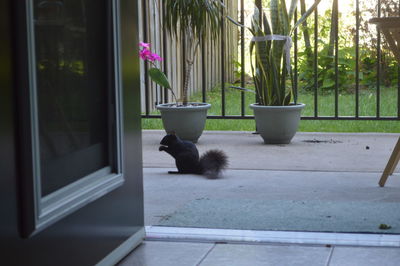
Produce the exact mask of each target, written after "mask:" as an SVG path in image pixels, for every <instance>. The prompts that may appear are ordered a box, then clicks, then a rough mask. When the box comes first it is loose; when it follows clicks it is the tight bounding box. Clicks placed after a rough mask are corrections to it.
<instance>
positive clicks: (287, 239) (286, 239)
mask: <svg viewBox="0 0 400 266" xmlns="http://www.w3.org/2000/svg"><path fill="white" fill-rule="evenodd" d="M145 230H146V240H154V241H156V240H157V241H185V242H212V243H216V242H217V243H234V244H269V243H274V244H276V243H281V244H307V245H342V246H375V247H400V235H395V234H370V233H325V232H293V231H257V230H233V229H210V228H189V227H166V226H146V227H145Z"/></svg>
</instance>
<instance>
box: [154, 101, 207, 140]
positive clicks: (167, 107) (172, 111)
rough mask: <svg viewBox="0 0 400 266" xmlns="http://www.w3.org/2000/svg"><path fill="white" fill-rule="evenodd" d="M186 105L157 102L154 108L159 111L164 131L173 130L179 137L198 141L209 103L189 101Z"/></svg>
mask: <svg viewBox="0 0 400 266" xmlns="http://www.w3.org/2000/svg"><path fill="white" fill-rule="evenodd" d="M189 104H192V105H188V106H179V107H177V106H174V104H171V103H166V104H159V105H157V106H156V108H157V109H158V110H159V111H160V112H161V119H162V122H163V125H164V129H165V131H166V132H167V133H168V132H172V131H174V132H175V134H176V135H178V136H179V137H180V138H181V139H184V140H189V141H192V142H194V143H196V142H197V141H198V139H199V138H200V136H201V134H202V133H203V130H204V127H205V125H206V119H207V110H208V109H210V107H211V104H209V103H189Z"/></svg>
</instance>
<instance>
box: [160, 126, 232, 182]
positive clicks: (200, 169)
mask: <svg viewBox="0 0 400 266" xmlns="http://www.w3.org/2000/svg"><path fill="white" fill-rule="evenodd" d="M160 144H161V146H160V148H159V149H158V150H159V151H166V152H167V153H169V154H170V155H171V156H172V157H174V158H175V164H176V168H178V171H168V173H169V174H198V175H205V176H206V177H207V178H209V179H216V178H218V177H219V175H220V173H221V171H222V170H224V169H225V168H226V167H227V166H228V157H227V156H226V154H225V153H224V152H223V151H221V150H208V151H206V152H205V153H204V154H203V155H202V156H201V157H200V156H199V151H198V150H197V148H196V145H194V144H193V143H192V142H190V141H185V140H182V139H180V138H179V137H178V136H176V135H175V134H168V135H166V136H165V137H164V138H163V139H162V140H161V142H160Z"/></svg>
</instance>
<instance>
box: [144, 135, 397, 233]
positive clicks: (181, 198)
mask: <svg viewBox="0 0 400 266" xmlns="http://www.w3.org/2000/svg"><path fill="white" fill-rule="evenodd" d="M163 136H164V132H163V131H144V132H143V152H144V166H145V168H144V191H145V224H146V225H156V224H162V222H160V221H164V222H165V221H168V219H169V218H172V219H171V220H170V223H165V225H166V224H168V225H170V226H185V222H184V223H183V224H182V223H179V224H178V222H177V221H178V220H179V219H181V218H182V216H181V217H178V216H177V215H178V214H182V215H183V217H186V218H187V217H189V218H190V216H193V213H191V212H190V208H191V207H190V206H192V207H193V206H195V207H196V208H197V210H196V212H198V213H201V215H203V216H205V215H207V208H210V206H209V205H210V202H211V203H212V204H211V205H212V206H214V208H217V209H218V208H220V210H221V213H223V210H222V209H225V211H226V210H229V208H230V207H232V208H233V209H235V208H239V209H240V208H242V207H243V206H242V205H243V204H244V205H246V204H247V205H246V206H253V207H254V208H252V210H253V212H254V213H255V214H254V217H251V211H250V212H249V213H246V216H249V217H247V218H246V219H245V220H246V221H245V226H243V219H242V221H240V223H242V224H241V225H240V224H239V223H238V220H237V219H236V220H235V217H224V219H225V220H226V221H227V222H225V224H226V227H227V228H241V229H243V228H244V229H258V230H262V229H265V230H274V229H276V228H271V227H269V228H261V227H260V222H259V221H262V220H263V217H262V216H260V217H258V218H257V219H255V217H256V216H257V215H256V212H257V207H256V206H258V207H259V206H261V205H263V204H264V202H268V204H272V205H269V206H268V208H273V209H274V211H275V214H274V215H273V216H277V215H276V213H278V212H279V208H280V207H282V210H283V209H285V208H286V207H288V208H289V207H290V206H291V205H293V206H295V205H298V204H300V203H301V201H304V202H307V203H310V206H314V207H315V208H319V209H320V210H318V211H319V212H321V213H325V212H326V211H327V212H329V210H324V209H326V208H328V207H329V208H330V211H332V210H336V211H338V212H336V211H334V212H332V214H329V213H328V214H326V215H325V217H322V218H321V219H320V220H316V221H314V222H315V223H316V224H318V223H321V224H323V223H325V222H327V220H329V219H331V220H334V221H335V222H337V223H338V224H339V225H341V227H340V226H339V227H338V228H336V229H338V230H335V228H334V227H331V226H326V227H325V226H314V227H313V226H312V224H311V227H310V224H308V226H305V225H306V223H307V222H306V219H305V220H303V221H302V222H304V226H303V227H302V226H301V224H300V225H299V224H294V225H296V226H300V227H296V228H293V227H292V228H290V225H288V227H287V228H284V227H283V228H281V227H279V230H307V231H313V230H316V231H324V230H323V229H324V228H325V229H326V230H327V231H341V229H340V228H342V229H343V228H347V227H348V229H349V230H343V231H345V232H365V231H368V230H369V231H370V232H380V230H379V229H377V227H378V226H379V224H378V223H387V224H389V225H390V223H392V224H391V225H393V226H392V228H391V230H390V232H389V231H387V233H400V224H399V223H400V219H398V217H392V216H391V215H392V214H393V212H395V213H398V211H399V209H400V206H399V207H397V203H398V202H400V176H399V174H397V173H395V174H394V175H393V176H392V177H390V178H389V180H388V182H387V184H386V186H385V187H384V188H380V187H379V186H378V180H379V178H380V175H381V171H382V169H383V168H384V166H385V165H386V161H387V160H388V158H389V156H390V153H391V151H392V149H393V146H394V145H395V143H396V141H397V138H398V135H397V134H338V133H332V134H327V133H299V134H297V136H296V137H295V138H294V140H293V142H292V143H291V144H289V145H265V144H263V142H262V140H261V137H260V136H258V135H253V134H251V133H250V132H205V133H204V135H203V136H202V138H201V139H200V141H199V143H198V145H197V147H198V149H199V151H200V152H204V151H206V150H208V149H213V148H218V149H223V150H225V152H226V153H227V154H228V156H229V158H230V166H229V168H228V169H227V170H226V171H225V172H224V174H223V176H222V178H221V179H217V180H208V179H206V178H205V177H203V176H197V175H169V174H167V172H168V170H173V169H175V164H174V160H173V158H172V157H171V156H169V155H168V154H166V153H165V152H159V151H158V146H159V141H160V139H161V138H162V137H163ZM279 201H281V202H286V203H288V202H289V203H290V201H292V202H293V204H283V205H284V206H286V207H285V208H283V207H284V206H283V205H282V206H279V204H275V205H274V204H273V203H274V202H275V203H276V202H279ZM218 202H220V203H221V204H218ZM229 202H231V203H229ZM203 203H204V204H203ZM260 203H262V204H261V205H260ZM369 203H371V206H372V205H374V209H375V210H376V211H375V212H370V217H358V216H362V215H364V214H365V213H368V208H364V210H363V211H361V209H362V207H365V206H368V204H369ZM379 204H381V208H380V205H379ZM217 205H218V206H219V207H218V206H217ZM264 205H265V204H264ZM264 205H263V206H264ZM207 206H208V207H207ZM229 206H230V207H229ZM238 206H239V207H238ZM240 206H242V207H240ZM299 206H301V205H299ZM346 206H347V207H348V208H350V209H348V210H347V212H348V214H349V215H350V216H351V215H352V211H351V208H357V210H358V211H361V212H363V213H357V212H356V211H355V212H354V216H355V217H353V218H360V219H361V218H362V219H365V220H363V221H362V222H360V223H358V224H357V219H356V220H354V219H353V220H352V219H346V217H344V218H343V217H342V216H344V213H346V211H344V212H343V209H346V208H347V207H346ZM357 206H359V207H357ZM264 207H265V206H264ZM345 207H346V208H345ZM193 208H194V207H193ZM286 209H287V208H286ZM321 209H322V210H321ZM193 210H194V209H193ZM201 210H204V211H203V212H201ZM301 212H302V211H300V213H301ZM309 212H310V213H311V214H312V213H313V211H312V208H310V209H309ZM340 212H341V213H340ZM228 213H229V212H225V215H227V214H228ZM315 213H317V212H315ZM284 214H285V215H286V216H287V217H286V216H285V215H281V216H280V219H281V220H285V219H290V217H291V216H290V215H291V214H290V213H287V212H286V213H284ZM215 215H218V213H217V214H215ZM232 215H233V216H234V215H238V214H233V213H232ZM321 215H322V214H321ZM335 215H339V216H340V219H339V218H338V219H335ZM308 216H310V215H308ZM328 216H329V217H328ZM266 217H267V216H266ZM285 217H286V218H285ZM304 217H305V218H307V213H304ZM304 217H303V218H304ZM379 217H381V218H382V219H379ZM177 218H179V219H177ZM186 218H185V219H186ZM193 218H196V217H193ZM208 218H210V217H208ZM252 218H254V219H252ZM314 218H315V217H314ZM328 218H329V219H328ZM332 218H333V219H332ZM174 219H175V220H174ZM185 219H183V221H185ZM211 220H217V219H211ZM314 220H315V219H314ZM398 220H399V221H398ZM180 221H181V222H182V220H180ZM189 221H190V219H188V220H186V222H187V224H186V225H187V226H189V227H193V226H194V225H195V224H196V223H195V222H193V220H192V221H190V222H189ZM220 221H221V223H224V221H222V220H220ZM257 221H258V222H257ZM299 221H301V219H300V220H299ZM278 222H279V221H278ZM344 222H347V224H346V223H344ZM363 222H365V223H363ZM235 223H236V224H235ZM252 223H253V224H252ZM332 224H334V223H332ZM332 224H330V225H332ZM198 225H199V226H200V227H201V226H205V227H207V223H204V224H200V223H199V224H198ZM292 225H293V224H292ZM366 225H367V226H366ZM209 226H210V228H212V226H215V224H212V223H210V224H209ZM223 226H224V225H223V224H221V225H219V227H223ZM368 226H370V229H366V228H368ZM194 227H196V226H194ZM371 228H372V229H371ZM382 233H386V232H382Z"/></svg>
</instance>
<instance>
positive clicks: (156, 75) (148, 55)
mask: <svg viewBox="0 0 400 266" xmlns="http://www.w3.org/2000/svg"><path fill="white" fill-rule="evenodd" d="M139 57H140V58H141V59H142V60H143V61H145V62H149V64H150V68H149V69H148V74H149V77H150V78H151V80H152V81H153V82H155V83H157V84H158V85H160V86H161V87H164V88H166V89H168V90H169V91H170V92H171V94H172V97H173V98H174V100H175V102H176V104H178V100H177V99H176V96H175V93H174V90H173V89H172V88H171V85H170V83H169V81H168V78H167V76H166V75H165V74H164V72H162V71H161V70H160V69H159V68H158V67H157V65H156V64H155V62H161V61H162V60H163V59H162V58H161V56H159V55H158V54H156V53H153V52H151V50H150V43H145V42H140V43H139Z"/></svg>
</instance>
